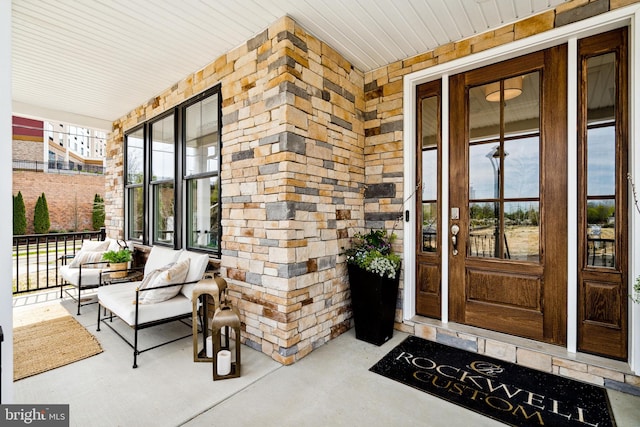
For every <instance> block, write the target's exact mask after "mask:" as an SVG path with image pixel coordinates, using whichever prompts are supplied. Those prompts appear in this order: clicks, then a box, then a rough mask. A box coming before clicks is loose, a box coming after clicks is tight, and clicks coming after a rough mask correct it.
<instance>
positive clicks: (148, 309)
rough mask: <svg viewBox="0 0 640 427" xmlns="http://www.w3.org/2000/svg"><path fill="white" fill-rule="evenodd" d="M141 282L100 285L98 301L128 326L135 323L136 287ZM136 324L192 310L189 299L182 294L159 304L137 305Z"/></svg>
mask: <svg viewBox="0 0 640 427" xmlns="http://www.w3.org/2000/svg"><path fill="white" fill-rule="evenodd" d="M141 283H142V282H129V283H119V284H116V285H110V286H102V287H101V288H99V289H98V301H99V302H100V304H101V305H102V306H103V307H105V308H107V309H108V310H110V311H112V312H113V314H115V315H116V316H118V317H119V318H121V319H122V320H124V321H125V322H126V323H127V324H128V325H129V326H133V325H134V324H135V318H136V305H135V300H136V288H137V287H138V286H140V284H141ZM138 307H139V312H138V324H140V323H147V322H151V321H155V320H163V319H167V318H171V317H175V316H181V315H184V314H188V313H191V312H192V306H191V301H189V299H188V298H187V297H185V296H184V295H182V294H178V295H177V296H175V297H173V298H171V299H169V300H166V301H163V302H162V303H160V304H144V305H139V306H138Z"/></svg>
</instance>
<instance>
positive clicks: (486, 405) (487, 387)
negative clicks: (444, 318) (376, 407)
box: [370, 336, 616, 427]
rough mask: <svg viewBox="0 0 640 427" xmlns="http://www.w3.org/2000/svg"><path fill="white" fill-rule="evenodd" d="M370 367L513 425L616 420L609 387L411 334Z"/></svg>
mask: <svg viewBox="0 0 640 427" xmlns="http://www.w3.org/2000/svg"><path fill="white" fill-rule="evenodd" d="M370 371H372V372H375V373H378V374H380V375H383V376H385V377H388V378H391V379H393V380H396V381H399V382H401V383H403V384H406V385H409V386H411V387H414V388H417V389H418V390H422V391H424V392H427V393H430V394H433V395H434V396H438V397H440V398H442V399H445V400H448V401H449V402H452V403H455V404H457V405H460V406H463V407H465V408H467V409H471V410H473V411H476V412H479V413H481V414H483V415H485V416H488V417H491V418H493V419H496V420H498V421H501V422H503V423H506V424H509V425H512V426H543V425H544V426H558V427H560V426H580V427H588V426H592V427H594V426H597V427H605V426H615V425H616V422H615V420H614V418H613V413H612V412H611V407H610V405H609V398H608V397H607V392H606V390H605V389H604V388H602V387H598V386H595V385H591V384H586V383H583V382H580V381H575V380H571V379H569V378H563V377H559V376H557V375H552V374H548V373H546V372H542V371H537V370H535V369H529V368H526V367H523V366H518V365H514V364H512V363H509V362H505V361H503V360H498V359H494V358H491V357H487V356H483V355H480V354H477V353H472V352H469V351H465V350H460V349H457V348H454V347H449V346H446V345H442V344H439V343H436V342H433V341H427V340H424V339H421V338H418V337H414V336H410V337H408V338H407V339H406V340H404V341H403V342H402V343H401V344H399V345H398V346H397V347H396V348H394V349H393V350H391V351H390V352H389V353H388V354H387V355H386V356H384V357H383V358H382V359H380V361H379V362H378V363H376V364H375V365H373V366H372V367H371V369H370Z"/></svg>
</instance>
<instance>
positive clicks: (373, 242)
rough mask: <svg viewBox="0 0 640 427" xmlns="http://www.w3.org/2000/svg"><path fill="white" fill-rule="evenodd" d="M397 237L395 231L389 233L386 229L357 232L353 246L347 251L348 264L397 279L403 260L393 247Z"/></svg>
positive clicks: (353, 239)
mask: <svg viewBox="0 0 640 427" xmlns="http://www.w3.org/2000/svg"><path fill="white" fill-rule="evenodd" d="M395 238H396V235H395V234H394V233H391V234H387V232H386V231H385V230H376V231H374V230H371V231H369V233H367V234H362V233H356V234H355V235H354V236H353V237H352V238H351V247H350V248H349V249H347V250H346V251H345V255H346V256H347V264H351V265H356V266H358V267H360V268H362V269H363V270H366V271H369V272H371V273H375V274H378V275H379V276H380V277H387V278H389V279H395V277H396V275H397V274H398V271H399V270H400V261H401V260H400V257H399V256H398V255H396V254H394V253H393V250H392V247H391V243H393V240H394V239H395Z"/></svg>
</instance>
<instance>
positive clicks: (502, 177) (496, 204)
mask: <svg viewBox="0 0 640 427" xmlns="http://www.w3.org/2000/svg"><path fill="white" fill-rule="evenodd" d="M469 129H470V130H469V132H470V134H469V163H468V176H469V242H468V247H467V253H468V255H469V256H476V257H488V258H501V259H509V260H516V261H527V262H539V261H540V226H539V217H540V78H539V72H537V71H536V72H533V73H529V74H524V75H520V76H513V77H508V78H505V79H502V80H498V81H495V82H491V83H488V84H485V85H481V86H477V87H472V88H470V89H469Z"/></svg>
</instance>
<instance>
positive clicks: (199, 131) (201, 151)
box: [185, 95, 218, 176]
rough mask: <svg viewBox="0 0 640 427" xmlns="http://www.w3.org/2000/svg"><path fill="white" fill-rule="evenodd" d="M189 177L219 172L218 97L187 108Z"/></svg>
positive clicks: (187, 165) (187, 161)
mask: <svg viewBox="0 0 640 427" xmlns="http://www.w3.org/2000/svg"><path fill="white" fill-rule="evenodd" d="M185 134H186V168H187V169H186V171H185V174H186V175H187V176H190V175H195V174H200V173H205V172H215V171H217V170H218V152H217V146H218V95H213V96H210V97H208V98H206V99H204V100H202V101H200V102H197V103H195V104H193V105H191V106H189V107H187V109H186V112H185Z"/></svg>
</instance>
